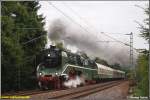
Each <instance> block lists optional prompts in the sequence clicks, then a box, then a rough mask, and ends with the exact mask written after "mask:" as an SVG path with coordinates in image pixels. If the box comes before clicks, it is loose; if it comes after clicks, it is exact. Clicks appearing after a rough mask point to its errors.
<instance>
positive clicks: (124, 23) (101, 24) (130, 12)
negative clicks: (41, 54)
mask: <svg viewBox="0 0 150 100" xmlns="http://www.w3.org/2000/svg"><path fill="white" fill-rule="evenodd" d="M51 3H53V4H54V5H55V6H57V7H58V8H59V9H61V10H62V11H63V12H64V13H66V14H67V15H68V16H69V17H71V18H72V19H74V21H76V22H77V23H80V24H81V25H82V26H84V27H85V28H87V29H88V30H89V31H91V32H94V33H96V34H98V33H99V35H100V32H106V33H108V34H109V35H111V36H113V37H114V38H116V39H118V40H122V41H125V42H129V36H126V35H123V34H127V33H130V32H133V33H134V47H135V48H148V45H147V44H144V43H146V41H145V40H144V39H142V38H141V37H139V29H138V28H137V27H138V24H137V23H135V22H134V20H136V21H138V22H140V23H143V20H144V19H145V18H146V17H147V16H146V15H145V14H144V11H143V9H141V8H138V7H136V6H135V5H139V6H141V7H144V8H145V7H146V5H148V1H53V2H52V1H51ZM40 4H41V9H40V10H39V13H40V14H41V13H42V14H43V15H44V16H45V17H46V26H45V29H46V30H47V29H48V27H49V25H50V24H51V22H52V21H53V20H55V19H57V18H64V19H66V20H68V19H67V18H66V17H64V16H63V15H62V14H61V13H60V12H58V11H57V10H56V9H55V8H53V7H52V6H51V5H50V4H49V3H48V2H47V1H40ZM70 8H71V9H73V10H74V11H75V13H74V12H72V10H70ZM76 14H78V15H79V16H80V17H82V19H83V20H81V19H80V18H79V17H78V16H77V15H76ZM85 22H86V24H85ZM87 24H88V26H87ZM91 26H92V27H91ZM110 33H120V34H110ZM87 34H88V33H87ZM121 34H122V35H121ZM104 40H105V39H104Z"/></svg>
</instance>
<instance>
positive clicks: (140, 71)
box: [135, 7, 150, 96]
mask: <svg viewBox="0 0 150 100" xmlns="http://www.w3.org/2000/svg"><path fill="white" fill-rule="evenodd" d="M149 12H150V9H149V7H148V8H146V9H145V14H146V15H147V18H146V19H145V20H144V23H145V24H144V25H140V31H141V34H140V35H141V36H142V37H143V38H144V39H145V40H147V42H148V41H149V32H150V30H149ZM148 60H149V51H148V50H144V51H142V52H140V55H139V57H138V60H137V66H136V80H137V86H136V89H135V95H136V96H148V94H149V90H148V89H149V84H150V83H149V82H148V77H150V76H149V75H148V64H149V63H150V62H149V61H148Z"/></svg>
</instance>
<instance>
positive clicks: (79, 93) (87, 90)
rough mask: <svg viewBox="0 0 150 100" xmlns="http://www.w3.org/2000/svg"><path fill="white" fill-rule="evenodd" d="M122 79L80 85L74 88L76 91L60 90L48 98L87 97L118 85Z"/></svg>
mask: <svg viewBox="0 0 150 100" xmlns="http://www.w3.org/2000/svg"><path fill="white" fill-rule="evenodd" d="M121 82H122V81H113V82H107V83H101V84H96V85H91V86H86V87H80V88H76V89H74V91H69V92H60V93H58V94H55V95H52V96H51V97H49V98H48V99H61V100H65V99H77V98H81V97H85V96H87V95H89V94H93V93H96V92H98V91H102V90H104V89H108V88H111V87H113V86H116V85H118V84H120V83H121Z"/></svg>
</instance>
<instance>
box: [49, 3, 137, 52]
mask: <svg viewBox="0 0 150 100" xmlns="http://www.w3.org/2000/svg"><path fill="white" fill-rule="evenodd" d="M47 2H48V3H49V4H50V5H51V6H52V7H53V8H55V9H56V10H57V11H59V12H60V13H61V14H63V15H64V16H65V17H67V18H68V19H69V20H71V21H72V22H73V23H75V24H77V25H79V26H80V27H81V28H82V29H83V30H85V31H86V32H88V33H90V32H89V31H88V30H87V29H85V28H84V27H83V26H82V25H81V24H79V23H77V22H75V21H74V20H73V19H72V18H71V17H70V16H68V15H66V14H65V13H64V12H63V11H62V10H60V9H59V8H57V7H56V6H55V5H54V4H52V3H51V2H49V1H47ZM72 10H73V9H72ZM73 12H75V11H73ZM76 15H78V16H79V14H76ZM80 19H81V20H82V17H80ZM84 22H85V21H84ZM86 24H87V23H86ZM87 25H88V24H87ZM92 27H93V26H92ZM102 33H103V34H104V35H105V36H107V37H109V38H111V39H113V40H115V41H116V42H119V43H121V44H124V45H125V46H129V47H131V45H130V44H128V43H124V42H122V41H120V40H118V39H116V38H114V37H112V36H109V35H108V34H106V33H104V32H102ZM133 49H135V50H136V48H133ZM136 52H137V50H136Z"/></svg>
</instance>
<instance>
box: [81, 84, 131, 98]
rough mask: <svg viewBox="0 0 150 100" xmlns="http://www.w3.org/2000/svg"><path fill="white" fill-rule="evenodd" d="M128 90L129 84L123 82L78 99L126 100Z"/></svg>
mask: <svg viewBox="0 0 150 100" xmlns="http://www.w3.org/2000/svg"><path fill="white" fill-rule="evenodd" d="M128 90H129V82H124V83H121V84H120V85H118V86H114V87H112V88H109V89H106V90H103V91H100V92H97V93H94V94H91V95H89V96H87V97H84V98H80V100H126V97H127V95H128Z"/></svg>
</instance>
